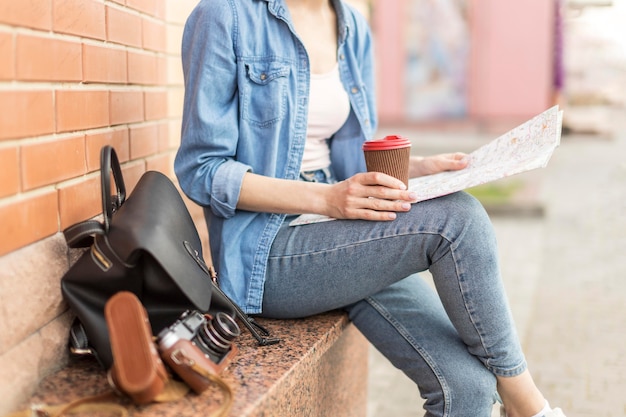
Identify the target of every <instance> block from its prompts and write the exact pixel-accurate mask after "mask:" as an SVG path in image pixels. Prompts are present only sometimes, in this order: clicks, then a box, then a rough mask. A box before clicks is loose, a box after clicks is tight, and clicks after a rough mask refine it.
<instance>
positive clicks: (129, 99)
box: [110, 91, 144, 125]
mask: <svg viewBox="0 0 626 417" xmlns="http://www.w3.org/2000/svg"><path fill="white" fill-rule="evenodd" d="M110 96H111V99H110V102H111V120H110V123H111V125H118V124H122V123H133V122H141V121H143V116H144V110H143V109H144V106H143V93H142V92H141V91H111V92H110Z"/></svg>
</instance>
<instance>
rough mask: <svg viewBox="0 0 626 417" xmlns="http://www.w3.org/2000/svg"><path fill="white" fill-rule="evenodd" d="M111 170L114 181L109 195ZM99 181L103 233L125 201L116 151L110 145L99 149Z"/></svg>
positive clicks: (106, 231)
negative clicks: (113, 192) (113, 190)
mask: <svg viewBox="0 0 626 417" xmlns="http://www.w3.org/2000/svg"><path fill="white" fill-rule="evenodd" d="M111 172H112V173H113V180H114V181H115V195H111ZM100 182H101V188H100V190H101V192H102V214H103V215H104V233H108V231H109V224H110V223H111V218H112V217H113V213H114V212H115V211H116V210H117V209H119V208H120V207H121V206H122V204H124V201H126V186H125V185H124V177H123V176H122V168H121V167H120V161H119V159H118V158H117V153H116V152H115V149H113V147H112V146H111V145H105V146H103V147H102V150H101V151H100Z"/></svg>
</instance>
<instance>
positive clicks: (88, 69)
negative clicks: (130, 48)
mask: <svg viewBox="0 0 626 417" xmlns="http://www.w3.org/2000/svg"><path fill="white" fill-rule="evenodd" d="M127 66H128V64H127V57H126V51H124V50H122V49H114V48H110V47H102V46H96V45H89V44H83V81H84V82H87V83H89V82H101V83H126V81H127V80H128V68H127Z"/></svg>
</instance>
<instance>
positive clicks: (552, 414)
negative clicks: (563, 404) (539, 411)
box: [500, 406, 567, 417]
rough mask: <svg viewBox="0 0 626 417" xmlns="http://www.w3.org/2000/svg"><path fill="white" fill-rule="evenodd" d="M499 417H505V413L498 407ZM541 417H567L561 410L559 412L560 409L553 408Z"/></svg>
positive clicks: (502, 407) (502, 408)
mask: <svg viewBox="0 0 626 417" xmlns="http://www.w3.org/2000/svg"><path fill="white" fill-rule="evenodd" d="M500 417H506V411H504V406H500ZM543 417H567V416H566V415H565V414H564V413H563V410H561V409H560V408H553V409H552V410H550V411H548V413H547V414H544V416H543Z"/></svg>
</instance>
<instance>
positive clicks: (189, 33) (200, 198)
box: [174, 1, 251, 217]
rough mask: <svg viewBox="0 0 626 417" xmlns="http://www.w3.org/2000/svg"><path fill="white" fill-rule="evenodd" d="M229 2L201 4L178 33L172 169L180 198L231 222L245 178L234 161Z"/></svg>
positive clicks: (233, 63) (235, 138) (235, 140)
mask: <svg viewBox="0 0 626 417" xmlns="http://www.w3.org/2000/svg"><path fill="white" fill-rule="evenodd" d="M233 25H234V21H233V10H232V9H231V6H230V5H229V2H226V1H224V2H217V1H214V2H201V3H199V4H198V6H197V7H196V8H195V9H194V10H193V12H192V13H191V15H190V17H189V18H188V20H187V23H186V25H185V29H184V33H183V42H182V64H183V73H184V77H185V97H184V104H183V105H184V108H183V120H182V129H181V145H180V147H179V149H178V152H177V154H176V159H175V161H174V170H175V173H176V176H177V177H178V181H179V183H180V186H181V188H182V190H183V191H184V193H185V194H186V195H187V196H188V197H189V198H190V199H191V200H193V201H194V202H196V203H197V204H200V205H201V206H205V207H210V208H211V210H212V211H213V212H214V213H215V214H216V215H218V216H221V217H232V216H233V215H234V214H235V208H236V205H237V201H238V199H239V193H240V187H241V183H242V181H243V176H244V174H245V173H246V172H247V171H249V170H250V169H251V168H250V166H248V165H246V164H243V163H241V162H237V161H236V160H235V158H236V155H237V147H238V141H239V132H238V126H239V98H238V88H237V78H236V68H237V63H236V55H235V46H234V41H233V34H232V32H233Z"/></svg>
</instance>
